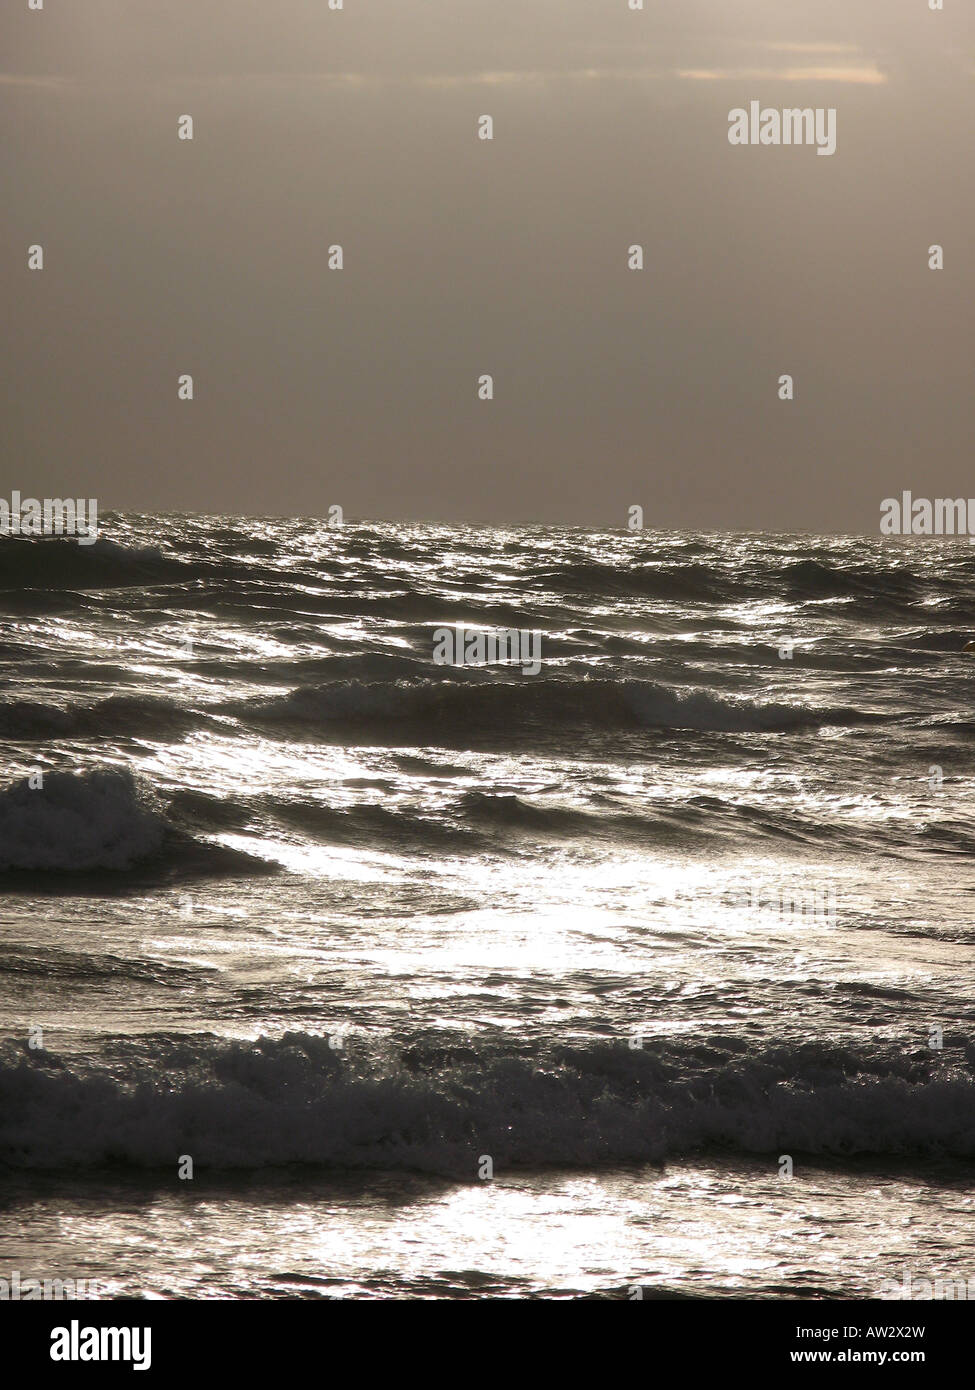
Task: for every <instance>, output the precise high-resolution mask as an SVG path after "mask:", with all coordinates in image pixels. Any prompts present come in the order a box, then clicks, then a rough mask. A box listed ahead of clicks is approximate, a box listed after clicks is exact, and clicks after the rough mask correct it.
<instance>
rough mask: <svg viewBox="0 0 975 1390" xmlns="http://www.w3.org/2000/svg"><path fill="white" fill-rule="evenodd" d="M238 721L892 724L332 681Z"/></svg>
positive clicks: (743, 702)
mask: <svg viewBox="0 0 975 1390" xmlns="http://www.w3.org/2000/svg"><path fill="white" fill-rule="evenodd" d="M221 709H222V710H223V711H224V712H226V713H231V714H234V715H235V716H236V717H238V718H240V719H242V720H244V721H245V722H253V723H256V724H262V725H272V726H274V725H280V726H288V725H294V724H305V725H309V724H310V725H313V726H316V727H317V728H318V729H319V730H324V729H326V728H327V727H328V726H329V725H336V726H343V725H345V726H350V725H354V726H356V727H359V728H361V727H363V726H365V727H371V728H372V731H373V732H374V733H381V732H382V731H383V730H389V726H393V728H394V729H395V728H396V727H400V728H403V727H405V726H420V727H419V728H418V729H417V728H414V729H412V730H411V733H415V734H416V735H417V736H418V737H419V736H421V735H422V736H424V737H429V738H435V737H436V736H437V735H438V734H441V735H442V734H451V735H452V736H454V737H456V736H457V735H459V734H463V733H464V732H467V733H471V732H474V733H476V732H477V731H478V730H479V729H480V730H485V731H491V732H504V731H508V732H514V731H515V730H517V729H518V728H519V727H520V728H521V729H522V730H523V731H530V730H537V731H540V732H543V733H544V732H547V731H549V730H550V729H552V728H553V726H554V727H557V726H560V725H561V726H575V727H583V728H593V729H595V730H597V731H599V730H607V729H640V728H660V729H690V730H695V731H698V732H705V731H713V732H719V733H720V732H724V733H748V732H755V733H776V732H788V731H791V730H797V729H804V728H805V729H815V728H819V727H823V726H826V725H847V726H854V725H861V724H871V723H876V722H881V721H883V720H885V719H886V718H889V717H890V716H883V715H880V714H873V713H869V712H865V711H862V710H855V709H851V708H849V707H842V706H837V707H823V708H819V709H816V708H810V707H808V706H800V705H790V704H777V703H763V702H760V701H754V700H748V699H745V698H741V699H733V698H726V697H722V696H719V695H715V694H712V693H710V692H709V691H707V690H702V689H688V690H674V689H671V688H669V687H667V686H663V685H660V684H658V683H657V682H655V681H641V680H623V681H610V680H600V679H592V680H591V679H583V680H559V679H557V678H550V677H545V678H538V677H531V676H527V677H522V678H521V680H520V681H517V682H514V681H500V680H484V679H480V680H471V681H461V682H457V681H436V680H417V681H402V680H401V681H389V682H383V681H374V682H364V681H335V682H333V683H331V684H328V685H324V686H303V687H300V688H299V689H296V690H292V691H290V692H289V693H288V694H287V695H282V696H277V697H275V698H273V699H270V700H263V701H259V700H250V701H238V702H233V703H230V704H228V705H225V706H222V707H221Z"/></svg>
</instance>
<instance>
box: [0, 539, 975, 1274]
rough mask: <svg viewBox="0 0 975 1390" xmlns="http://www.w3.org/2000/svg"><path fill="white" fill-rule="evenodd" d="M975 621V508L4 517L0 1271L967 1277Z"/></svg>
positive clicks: (973, 1267) (972, 1194)
mask: <svg viewBox="0 0 975 1390" xmlns="http://www.w3.org/2000/svg"><path fill="white" fill-rule="evenodd" d="M445 631H447V632H449V633H450V634H452V636H453V637H455V638H456V641H454V642H453V653H454V659H452V660H449V661H444V660H436V659H435V652H436V651H437V649H438V643H439V644H440V651H441V654H442V652H443V650H444V632H445ZM498 633H502V634H505V633H506V634H508V635H509V637H510V635H511V634H516V635H517V634H520V635H521V636H522V638H523V639H524V643H523V645H522V646H521V647H519V646H518V645H517V644H515V643H511V644H509V646H508V647H507V648H505V647H504V646H503V644H499V645H498V647H497V651H498V659H496V660H493V661H491V660H487V659H479V658H478V652H482V653H483V652H484V650H487V651H488V652H489V654H490V652H491V651H492V650H493V648H485V647H484V644H483V643H480V642H479V640H474V641H473V642H472V643H471V642H470V639H471V638H472V637H473V638H474V639H479V638H480V637H484V636H485V635H490V634H498ZM973 634H975V549H972V548H971V547H970V546H969V545H968V544H967V543H966V542H965V541H964V540H960V541H957V542H956V541H953V540H950V539H944V540H940V539H927V538H908V539H905V540H900V539H882V538H880V537H876V538H866V537H862V536H826V537H821V536H812V535H773V534H762V535H756V534H728V533H692V532H664V531H650V530H646V531H632V532H631V531H628V530H603V531H599V530H584V529H573V528H560V527H550V526H524V527H508V528H503V527H494V528H488V527H467V526H446V525H420V524H416V525H412V524H392V523H380V522H367V521H351V520H350V521H346V522H345V524H343V525H341V526H339V525H330V524H328V523H327V522H326V521H323V520H320V519H314V518H294V519H281V518H273V517H267V518H239V517H230V516H227V517H221V516H202V515H177V514H171V515H136V514H108V515H105V516H103V517H102V518H101V535H100V538H99V539H98V540H97V542H96V543H95V544H92V545H82V544H79V543H78V542H77V541H76V540H74V539H72V538H68V537H48V538H40V539H25V538H18V537H6V538H4V539H2V540H0V761H2V767H0V1278H2V1279H4V1280H7V1281H9V1280H10V1278H11V1275H12V1274H13V1273H14V1272H15V1271H16V1272H17V1274H18V1276H19V1278H20V1279H21V1280H27V1279H31V1278H35V1279H41V1280H44V1279H48V1280H52V1279H61V1280H83V1281H86V1283H87V1284H88V1285H89V1286H90V1287H91V1288H92V1289H93V1290H94V1291H95V1294H96V1296H98V1297H103V1298H119V1297H124V1298H133V1297H134V1298H150V1299H158V1298H162V1299H174V1298H192V1299H238V1298H248V1299H273V1298H302V1299H313V1298H325V1299H335V1298H357V1299H371V1298H381V1299H406V1298H420V1299H483V1298H555V1299H594V1298H610V1299H613V1298H615V1299H637V1298H657V1299H681V1298H694V1299H713V1298H739V1299H796V1300H802V1299H863V1298H876V1297H890V1298H896V1297H916V1296H917V1294H916V1290H917V1289H918V1288H920V1289H923V1288H924V1287H925V1283H924V1281H928V1286H929V1287H931V1286H933V1283H934V1281H936V1280H942V1281H946V1280H947V1281H951V1282H952V1283H954V1284H955V1285H957V1283H958V1281H963V1280H965V1281H967V1280H969V1279H971V1280H972V1281H973V1282H972V1284H971V1290H972V1294H973V1296H975V1163H973V1161H975V1077H973V1064H975V999H973V971H972V948H973V945H975V922H973V908H975V896H973V893H975V871H973V862H975V860H973V855H975V825H973V817H972V803H973V787H975V781H973V773H975V760H973V755H975V657H973V655H972V654H971V653H968V652H966V651H965V647H966V644H967V643H968V642H969V641H970V640H971V639H972V636H973ZM529 637H530V638H531V641H532V642H534V643H536V644H537V650H538V653H539V658H540V659H539V662H538V665H537V669H533V668H532V667H531V666H530V664H529V663H528V662H526V661H525V660H524V659H523V658H524V654H525V652H526V650H527V649H528V639H529ZM471 653H473V656H471V659H470V660H468V657H469V656H470V655H471ZM512 653H513V656H512ZM519 656H520V658H522V659H519ZM898 1290H900V1293H898ZM905 1290H907V1292H906V1293H905V1292H904V1291H905ZM912 1290H914V1291H915V1292H911V1291H912Z"/></svg>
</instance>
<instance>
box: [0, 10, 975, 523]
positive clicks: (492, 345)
mask: <svg viewBox="0 0 975 1390" xmlns="http://www.w3.org/2000/svg"><path fill="white" fill-rule="evenodd" d="M645 6H646V7H645V9H644V10H642V11H639V10H630V9H629V7H628V0H490V3H484V0H344V5H343V8H342V9H341V10H340V11H336V10H330V9H329V8H328V4H327V0H275V3H274V4H265V3H257V0H206V3H205V4H199V3H192V4H191V3H189V0H139V3H138V4H134V3H132V2H131V0H44V5H43V9H42V10H41V11H31V10H29V9H28V8H27V0H9V3H7V4H6V5H5V6H4V7H3V11H2V15H0V122H2V127H3V130H4V135H5V138H4V140H3V141H2V144H0V186H2V188H3V190H4V199H3V201H4V212H3V216H2V218H0V303H2V305H3V317H4V328H5V331H4V333H3V335H2V347H0V422H2V431H3V433H2V448H0V495H5V496H7V495H9V493H10V492H11V490H12V489H15V488H16V489H19V490H20V491H21V492H22V493H23V494H25V495H31V496H38V497H43V496H65V495H72V496H86V497H87V496H94V497H97V499H98V502H99V508H100V510H101V511H105V510H108V509H113V508H114V509H132V510H144V511H151V510H187V511H199V512H222V513H234V514H274V515H324V514H325V513H326V512H327V510H328V508H329V507H330V506H332V505H335V504H338V505H340V506H342V507H343V510H344V512H345V515H346V517H347V518H354V517H370V518H384V519H389V520H398V519H403V520H431V521H453V522H470V523H474V524H494V523H531V522H543V523H552V524H569V525H579V526H595V527H604V526H625V525H626V522H627V515H628V509H629V507H631V506H632V505H635V504H638V505H640V506H642V507H643V509H644V520H645V524H646V525H647V526H666V527H691V528H702V529H703V528H728V529H746V530H789V531H840V532H846V531H854V532H865V533H867V534H877V532H878V527H879V514H880V503H881V501H882V499H883V498H885V497H888V496H892V495H897V494H899V493H900V491H901V490H902V489H904V488H908V489H910V490H911V491H912V492H913V493H914V494H915V495H918V496H921V495H924V496H930V497H935V496H959V495H963V496H966V497H967V496H969V495H972V496H975V475H973V467H972V459H973V453H972V445H973V439H972V433H973V431H972V421H973V409H972V399H973V391H975V334H973V327H972V325H973V314H972V304H973V302H975V272H973V261H972V256H973V250H975V234H973V233H975V188H973V182H975V157H973V151H972V148H971V146H972V141H973V138H975V120H973V115H975V107H973V97H975V11H973V9H972V7H971V6H970V5H969V4H967V3H964V2H963V0H944V6H945V7H944V9H943V10H942V11H940V12H939V11H931V10H930V9H929V7H928V0H815V3H812V0H809V3H802V4H801V3H788V0H679V3H677V2H676V0H675V3H666V0H645ZM751 101H759V102H760V103H761V105H762V106H763V107H766V108H777V109H782V108H785V107H811V108H835V110H836V135H837V147H836V153H835V154H834V155H832V156H831V157H821V156H819V155H817V153H816V149H815V148H814V147H813V148H810V147H805V146H801V147H796V146H793V147H785V146H778V147H776V146H745V147H742V146H734V145H731V144H730V143H729V141H728V130H729V112H730V111H731V110H732V109H734V108H738V107H744V108H747V107H748V106H749V103H750V102H751ZM184 115H191V116H192V118H193V139H192V140H191V141H190V140H180V139H178V135H177V132H178V122H179V118H180V117H181V116H184ZM483 115H490V116H491V117H492V119H493V123H494V138H493V140H490V141H487V140H481V139H479V138H478V121H479V118H480V117H481V116H483ZM35 245H40V246H42V247H43V253H44V265H43V269H42V270H30V269H28V248H29V247H31V246H35ZM332 245H340V246H341V247H342V253H343V268H342V269H341V270H330V269H329V267H328V260H329V255H328V248H329V247H330V246H332ZM632 245H641V246H642V247H643V248H644V269H643V270H642V271H635V270H630V269H629V268H628V265H627V253H628V249H629V247H630V246H632ZM932 245H941V246H943V247H944V269H943V270H936V271H935V270H931V269H929V263H928V262H929V254H928V252H929V247H930V246H932ZM184 374H189V375H191V376H192V378H193V399H192V400H180V399H179V396H178V384H179V379H180V377H181V376H182V375H184ZM486 374H489V375H490V376H491V377H492V379H493V387H494V396H493V399H491V400H482V399H479V395H478V383H479V379H480V378H481V377H482V376H483V375H486ZM783 375H790V376H792V378H793V381H794V399H793V400H791V401H784V400H781V399H780V387H779V381H780V377H782V376H783Z"/></svg>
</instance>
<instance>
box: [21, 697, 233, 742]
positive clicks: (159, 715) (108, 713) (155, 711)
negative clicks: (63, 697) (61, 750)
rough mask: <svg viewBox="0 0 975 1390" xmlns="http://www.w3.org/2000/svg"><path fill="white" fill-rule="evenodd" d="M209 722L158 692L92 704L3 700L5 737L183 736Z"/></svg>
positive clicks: (202, 714)
mask: <svg viewBox="0 0 975 1390" xmlns="http://www.w3.org/2000/svg"><path fill="white" fill-rule="evenodd" d="M207 722H208V720H207V716H206V714H205V713H202V712H198V711H193V710H189V709H187V708H186V707H185V705H177V704H176V703H175V702H174V701H172V700H166V699H162V698H160V697H159V696H155V695H134V694H133V695H111V696H109V697H108V698H107V699H105V700H98V701H96V702H95V703H94V704H92V705H82V706H78V705H73V706H70V705H69V706H67V707H63V706H60V705H47V704H42V703H40V702H38V701H36V700H8V701H4V702H0V738H23V739H35V740H46V739H58V738H114V737H126V736H128V737H137V736H142V737H146V738H157V739H162V738H182V737H183V736H184V735H185V734H187V733H188V732H189V731H190V730H191V729H194V728H198V727H200V726H201V725H204V724H206V723H207Z"/></svg>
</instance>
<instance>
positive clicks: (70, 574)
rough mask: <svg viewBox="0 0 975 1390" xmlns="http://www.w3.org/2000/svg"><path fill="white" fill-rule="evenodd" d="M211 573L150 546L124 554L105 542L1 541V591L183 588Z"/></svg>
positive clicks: (57, 539) (123, 548) (62, 539)
mask: <svg viewBox="0 0 975 1390" xmlns="http://www.w3.org/2000/svg"><path fill="white" fill-rule="evenodd" d="M213 572H214V567H213V566H212V565H211V564H209V563H207V562H204V563H199V562H197V563H187V562H185V561H182V560H179V559H176V558H174V557H170V556H166V555H164V554H163V553H162V551H161V550H159V549H158V548H157V547H155V546H145V547H140V548H128V547H126V546H122V545H117V544H116V543H115V542H114V541H110V540H106V539H104V538H99V539H98V540H97V541H96V542H95V543H94V545H79V544H78V542H77V541H76V540H73V539H69V538H66V537H50V538H45V539H43V540H23V539H14V538H12V537H9V536H8V537H3V538H0V589H21V588H30V589H111V588H116V587H124V586H126V585H130V584H132V585H135V584H161V583H185V582H186V580H188V579H193V578H198V577H202V576H203V575H205V574H212V573H213Z"/></svg>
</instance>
